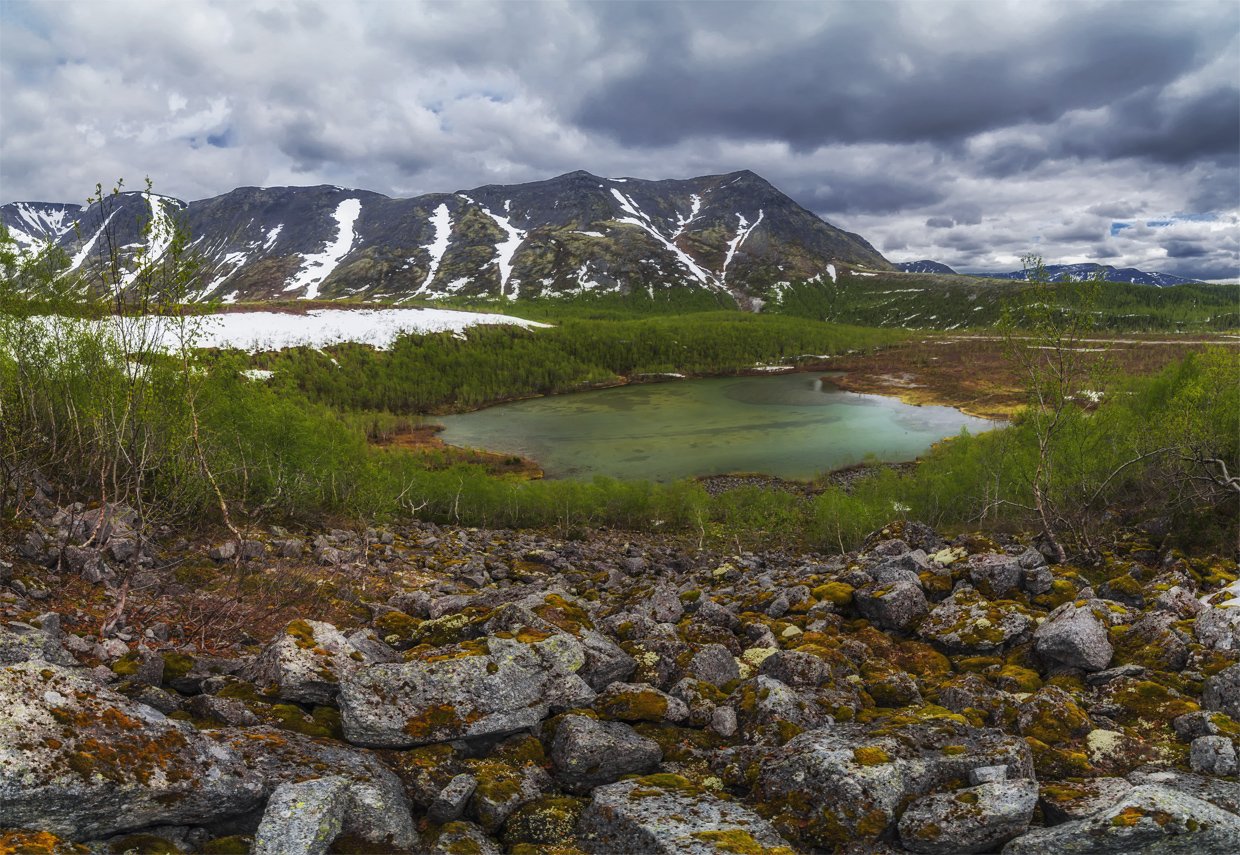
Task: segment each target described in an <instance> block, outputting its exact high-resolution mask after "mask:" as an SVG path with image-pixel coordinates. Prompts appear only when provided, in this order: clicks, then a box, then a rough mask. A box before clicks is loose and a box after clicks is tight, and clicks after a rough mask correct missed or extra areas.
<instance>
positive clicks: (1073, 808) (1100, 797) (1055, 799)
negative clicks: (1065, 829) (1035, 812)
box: [1038, 778, 1132, 825]
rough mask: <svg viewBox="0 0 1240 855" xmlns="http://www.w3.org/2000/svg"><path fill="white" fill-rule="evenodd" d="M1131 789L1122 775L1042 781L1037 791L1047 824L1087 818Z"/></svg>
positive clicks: (1108, 805)
mask: <svg viewBox="0 0 1240 855" xmlns="http://www.w3.org/2000/svg"><path fill="white" fill-rule="evenodd" d="M1131 789H1132V784H1130V783H1129V782H1128V781H1125V780H1124V779H1123V778H1086V779H1084V780H1082V781H1054V782H1049V781H1048V782H1043V784H1042V787H1041V790H1040V792H1039V794H1038V796H1039V800H1040V802H1041V805H1042V816H1043V817H1044V818H1045V819H1046V824H1047V825H1060V824H1061V823H1065V822H1072V821H1073V820H1077V819H1087V818H1089V817H1091V816H1093V815H1094V814H1096V813H1098V811H1101V810H1105V809H1106V808H1108V807H1110V806H1111V805H1112V804H1114V803H1115V802H1117V801H1119V799H1120V798H1121V797H1122V796H1123V795H1124V793H1126V792H1128V791H1129V790H1131Z"/></svg>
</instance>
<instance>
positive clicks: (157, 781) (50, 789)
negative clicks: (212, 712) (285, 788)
mask: <svg viewBox="0 0 1240 855" xmlns="http://www.w3.org/2000/svg"><path fill="white" fill-rule="evenodd" d="M263 795H264V792H263V787H262V782H261V779H260V777H259V776H258V775H257V774H256V773H255V772H254V771H253V770H251V769H249V768H248V767H247V766H246V764H245V763H244V762H243V760H242V758H241V756H240V755H239V754H238V753H237V752H236V751H233V750H231V749H230V748H228V747H227V746H224V745H220V744H219V743H217V742H215V741H213V740H211V739H209V738H208V737H207V736H205V735H203V734H199V733H198V732H197V731H195V730H194V729H193V728H192V727H190V726H189V725H187V724H183V723H181V722H174V721H172V720H170V719H168V718H166V717H165V716H164V715H163V714H162V713H160V712H158V711H157V710H155V709H152V708H151V707H148V706H145V705H143V704H140V703H136V702H134V701H131V700H129V699H128V698H126V697H124V696H122V695H120V694H117V693H116V692H114V691H112V690H110V689H107V688H104V687H101V686H99V685H98V684H97V683H95V682H94V681H92V680H91V679H90V678H89V677H88V676H86V675H85V674H83V673H81V672H80V671H78V670H68V669H64V668H61V667H59V666H57V665H53V664H51V663H48V662H42V661H31V662H24V663H19V664H16V665H10V666H8V667H6V668H2V669H0V805H3V813H4V820H3V824H4V825H6V826H13V827H24V828H32V829H38V830H42V831H49V832H52V833H54V834H59V835H62V836H65V837H69V838H73V839H78V840H81V839H97V838H103V837H107V836H109V835H113V834H117V833H119V832H122V831H128V830H130V829H136V828H144V827H146V826H150V825H156V824H165V825H175V824H194V825H198V824H204V823H208V822H211V821H214V820H217V819H220V818H223V817H228V816H230V815H233V814H239V813H243V812H245V811H247V810H250V809H252V808H253V807H255V806H256V805H257V804H259V803H260V800H261V799H262V797H263Z"/></svg>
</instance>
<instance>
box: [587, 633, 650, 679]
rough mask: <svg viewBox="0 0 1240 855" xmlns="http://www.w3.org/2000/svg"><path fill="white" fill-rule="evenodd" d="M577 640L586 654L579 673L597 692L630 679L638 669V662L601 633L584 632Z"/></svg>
mask: <svg viewBox="0 0 1240 855" xmlns="http://www.w3.org/2000/svg"><path fill="white" fill-rule="evenodd" d="M577 640H578V641H579V642H580V643H581V648H582V650H584V651H585V654H586V662H585V664H584V665H582V666H581V669H580V670H579V671H578V672H577V673H578V674H579V675H580V676H581V678H582V679H583V680H585V681H586V683H588V684H589V685H590V688H592V689H594V691H596V692H601V691H603V689H606V688H607V687H608V686H610V685H611V684H612V683H616V682H622V681H624V680H627V679H629V678H630V677H632V676H633V672H634V671H635V670H636V669H637V660H635V659H634V658H633V657H632V656H630V655H629V654H627V653H625V652H624V650H623V649H621V647H620V645H618V644H616V643H615V642H614V641H612V640H611V639H610V638H608V637H607V636H605V635H603V634H602V633H601V632H596V631H595V630H592V629H587V630H583V631H582V633H581V635H580V636H579V637H578V639H577Z"/></svg>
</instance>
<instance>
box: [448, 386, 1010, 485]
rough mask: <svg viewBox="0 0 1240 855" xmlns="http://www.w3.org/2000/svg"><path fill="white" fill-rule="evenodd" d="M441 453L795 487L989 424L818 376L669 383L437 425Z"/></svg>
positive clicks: (573, 474) (560, 469)
mask: <svg viewBox="0 0 1240 855" xmlns="http://www.w3.org/2000/svg"><path fill="white" fill-rule="evenodd" d="M440 421H442V423H443V424H444V431H443V433H442V434H441V436H442V437H443V439H444V441H445V442H449V443H451V444H453V445H460V446H466V447H471V448H485V449H489V450H491V451H499V452H503V453H506V454H520V455H522V456H525V457H529V458H532V459H533V460H535V461H537V462H538V464H539V465H540V466H541V467H542V468H543V470H544V471H545V472H546V474H547V477H549V478H589V477H592V476H594V475H609V476H612V477H615V478H635V479H650V480H654V481H671V480H675V479H677V478H683V477H691V476H696V475H716V474H724V473H729V472H762V473H765V474H768V475H776V476H779V477H781V478H799V479H805V478H810V477H813V476H814V475H817V474H818V473H820V472H823V471H827V470H831V469H838V468H840V467H842V466H848V465H851V464H854V463H860V462H861V461H863V460H864V459H865V458H866V456H867V455H874V456H875V457H877V458H878V459H880V460H884V461H892V462H894V461H902V460H912V459H913V458H915V457H917V456H918V455H919V454H921V453H922V452H924V451H925V450H926V449H927V448H929V447H930V446H931V445H932V444H933V443H935V442H937V441H938V440H940V439H943V438H944V437H947V436H953V435H955V434H958V433H959V432H960V430H961V428H967V429H968V430H969V431H970V432H972V433H977V432H980V431H984V430H989V429H991V428H993V427H994V426H995V423H993V422H990V421H987V420H985V419H978V418H974V417H972V416H966V415H964V414H963V413H961V412H960V411H959V410H955V409H952V408H951V407H915V406H911V405H909V404H904V403H902V402H900V401H899V400H897V399H895V398H887V397H883V396H879V395H857V394H854V393H852V392H842V391H840V390H839V389H836V388H835V387H834V386H832V385H831V384H830V382H827V381H823V380H822V378H821V376H820V375H818V374H779V375H773V376H764V377H728V378H715V379H709V380H679V381H673V382H667V383H657V384H646V385H639V386H621V387H618V388H614V389H602V390H598V391H593V392H580V393H576V394H571V395H556V396H552V397H547V398H532V399H530V400H526V401H517V402H515V403H512V404H502V405H500V406H496V407H490V408H488V409H485V410H479V411H477V412H473V413H464V414H461V415H455V416H445V417H443V418H442V419H440Z"/></svg>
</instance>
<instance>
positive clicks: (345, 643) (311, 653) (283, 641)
mask: <svg viewBox="0 0 1240 855" xmlns="http://www.w3.org/2000/svg"><path fill="white" fill-rule="evenodd" d="M367 661H368V660H367V658H366V656H365V654H364V653H362V652H361V651H360V650H358V649H357V648H356V647H354V646H353V644H352V643H350V641H349V639H347V638H346V637H345V636H344V633H342V632H341V631H340V630H338V629H336V627H334V626H332V625H331V624H329V623H323V622H322V621H317V620H295V621H293V622H292V623H290V624H289V625H288V626H287V627H285V629H284V631H283V632H282V633H280V634H279V635H277V636H276V637H275V638H273V639H272V640H271V641H270V642H268V643H267V645H266V646H265V647H264V648H263V649H262V651H261V652H260V653H259V654H258V657H257V658H256V659H255V660H254V662H253V663H252V664H251V665H250V666H249V667H248V668H247V669H246V670H245V671H244V676H245V678H246V679H247V680H249V681H250V682H252V683H255V684H256V685H258V686H259V688H260V689H274V690H275V691H276V693H277V694H278V695H279V696H280V698H281V699H282V700H286V701H293V702H295V703H302V704H331V703H333V701H334V700H335V697H336V693H337V692H338V691H339V690H340V681H341V679H343V678H344V677H347V676H348V675H350V674H352V673H353V672H355V671H357V670H358V669H359V668H360V667H362V665H364V664H366V662H367Z"/></svg>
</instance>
